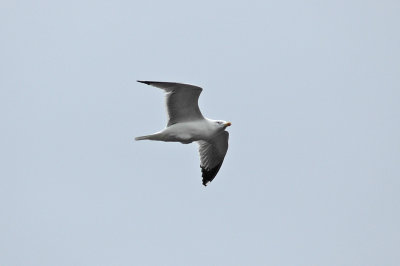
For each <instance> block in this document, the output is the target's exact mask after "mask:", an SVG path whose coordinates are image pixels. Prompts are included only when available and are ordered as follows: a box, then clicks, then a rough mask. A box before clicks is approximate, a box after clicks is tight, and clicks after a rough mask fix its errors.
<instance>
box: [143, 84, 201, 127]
mask: <svg viewBox="0 0 400 266" xmlns="http://www.w3.org/2000/svg"><path fill="white" fill-rule="evenodd" d="M138 82H141V83H144V84H147V85H151V86H154V87H157V88H160V89H163V90H164V91H165V92H166V106H167V113H168V123H167V126H171V125H173V124H176V123H180V122H186V121H195V120H199V119H204V117H203V115H202V114H201V112H200V109H199V104H198V100H199V96H200V93H201V91H202V90H203V89H202V88H200V87H197V86H193V85H189V84H182V83H173V82H158V81H140V80H138Z"/></svg>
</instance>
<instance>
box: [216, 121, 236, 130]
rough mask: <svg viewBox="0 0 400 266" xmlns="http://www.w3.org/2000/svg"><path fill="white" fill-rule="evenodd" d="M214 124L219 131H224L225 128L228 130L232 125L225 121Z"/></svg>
mask: <svg viewBox="0 0 400 266" xmlns="http://www.w3.org/2000/svg"><path fill="white" fill-rule="evenodd" d="M214 123H215V125H216V126H217V127H218V128H219V129H222V130H224V129H225V128H227V127H229V126H231V125H232V123H231V122H226V121H223V120H217V121H214Z"/></svg>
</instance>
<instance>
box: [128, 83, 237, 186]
mask: <svg viewBox="0 0 400 266" xmlns="http://www.w3.org/2000/svg"><path fill="white" fill-rule="evenodd" d="M138 82H141V83H144V84H147V85H151V86H154V87H157V88H160V89H163V90H164V91H165V92H166V106H167V113H168V123H167V127H166V128H164V129H163V130H162V131H160V132H157V133H155V134H151V135H146V136H141V137H137V138H135V140H145V139H148V140H158V141H168V142H181V143H183V144H189V143H192V142H193V141H197V143H198V144H199V153H200V167H201V172H202V177H203V185H204V186H207V183H208V182H211V181H212V180H213V179H214V178H215V176H216V175H217V173H218V171H219V169H220V168H221V165H222V162H223V161H224V158H225V154H226V152H227V150H228V139H229V133H228V131H225V129H226V128H227V127H228V126H230V125H231V123H230V122H226V121H222V120H212V119H208V118H205V117H204V116H203V115H202V114H201V112H200V109H199V105H198V99H199V96H200V93H201V91H202V90H203V89H202V88H200V87H197V86H193V85H189V84H182V83H173V82H157V81H141V80H138Z"/></svg>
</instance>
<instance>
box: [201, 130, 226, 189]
mask: <svg viewBox="0 0 400 266" xmlns="http://www.w3.org/2000/svg"><path fill="white" fill-rule="evenodd" d="M228 139H229V133H228V132H227V131H222V132H221V133H220V134H218V135H217V136H216V137H214V138H213V139H211V140H210V141H204V140H200V141H198V143H199V153H200V167H201V172H202V177H203V185H204V186H207V183H208V182H211V181H212V180H213V179H214V178H215V176H216V175H217V173H218V171H219V169H220V168H221V165H222V163H223V162H224V158H225V155H226V152H227V151H228Z"/></svg>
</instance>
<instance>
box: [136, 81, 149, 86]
mask: <svg viewBox="0 0 400 266" xmlns="http://www.w3.org/2000/svg"><path fill="white" fill-rule="evenodd" d="M136 81H137V82H140V83H144V84H147V85H150V83H151V82H150V81H144V80H136Z"/></svg>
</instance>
